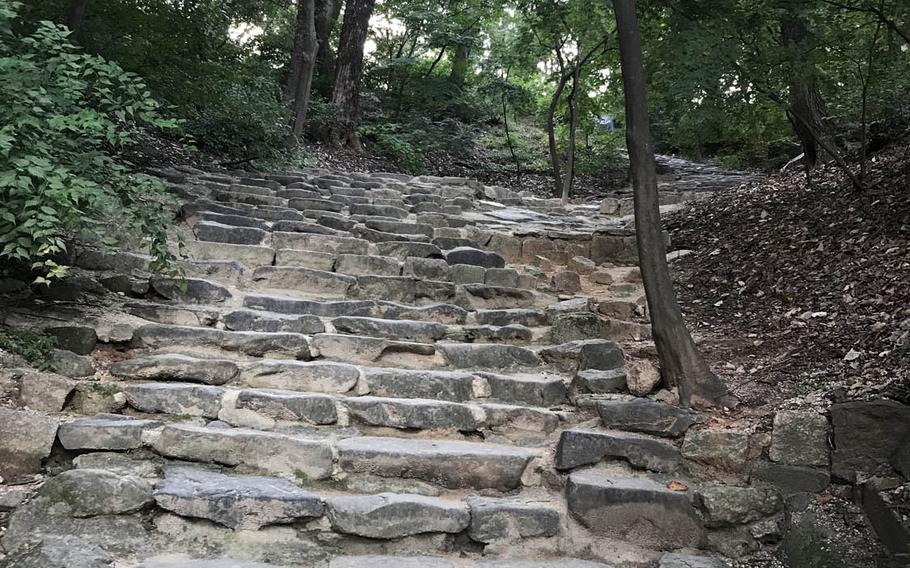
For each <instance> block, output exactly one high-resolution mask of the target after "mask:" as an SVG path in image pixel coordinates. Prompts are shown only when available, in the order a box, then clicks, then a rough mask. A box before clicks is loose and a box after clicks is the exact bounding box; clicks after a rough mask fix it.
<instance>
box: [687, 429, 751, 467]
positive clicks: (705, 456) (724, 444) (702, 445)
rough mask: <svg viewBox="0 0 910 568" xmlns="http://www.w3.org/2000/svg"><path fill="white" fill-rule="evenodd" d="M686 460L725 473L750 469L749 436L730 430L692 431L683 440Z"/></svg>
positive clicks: (742, 432)
mask: <svg viewBox="0 0 910 568" xmlns="http://www.w3.org/2000/svg"><path fill="white" fill-rule="evenodd" d="M682 454H683V456H684V457H685V458H686V459H689V460H693V461H696V462H699V463H702V464H704V465H708V466H712V467H716V468H719V469H722V470H725V471H743V470H745V469H746V468H748V459H749V434H748V432H745V431H743V430H736V429H730V428H723V429H707V428H706V429H702V430H692V431H690V432H688V433H687V434H686V438H685V439H684V440H683V445H682Z"/></svg>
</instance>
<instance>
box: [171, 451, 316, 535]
mask: <svg viewBox="0 0 910 568" xmlns="http://www.w3.org/2000/svg"><path fill="white" fill-rule="evenodd" d="M155 502H156V503H157V504H158V506H159V507H161V508H162V509H166V510H168V511H171V512H172V513H176V514H178V515H180V516H182V517H197V518H202V519H208V520H210V521H214V522H216V523H218V524H220V525H224V526H226V527H230V528H232V529H239V530H258V529H259V528H261V527H263V526H265V525H272V524H280V523H291V522H294V521H297V520H300V519H309V518H314V517H319V516H322V510H323V509H322V500H321V499H320V498H319V497H317V496H316V495H314V494H313V493H310V492H309V491H304V490H303V489H301V488H300V487H298V486H296V485H294V484H293V483H291V482H289V481H285V480H282V479H275V478H272V477H261V476H252V475H224V474H221V473H217V472H213V471H207V470H204V469H199V468H192V467H186V466H170V467H168V468H167V469H165V476H164V480H162V481H161V482H159V483H158V484H157V485H156V486H155Z"/></svg>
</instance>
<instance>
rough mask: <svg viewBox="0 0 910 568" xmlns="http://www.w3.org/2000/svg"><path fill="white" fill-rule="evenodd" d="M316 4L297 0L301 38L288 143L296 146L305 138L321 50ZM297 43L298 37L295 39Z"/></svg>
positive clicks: (312, 1)
mask: <svg viewBox="0 0 910 568" xmlns="http://www.w3.org/2000/svg"><path fill="white" fill-rule="evenodd" d="M315 11H316V6H315V2H314V0H297V33H296V34H295V36H297V37H300V39H301V42H300V43H301V50H300V51H301V53H300V60H299V61H292V62H291V67H292V68H293V67H296V68H297V83H296V84H295V85H294V96H293V99H294V106H293V121H292V123H291V135H290V137H289V139H288V145H289V146H294V145H296V144H299V143H300V140H301V139H302V138H303V126H304V124H305V123H306V115H307V110H309V107H310V91H311V89H312V87H313V73H314V72H315V71H316V53H317V52H318V51H319V40H318V39H317V37H316V20H315ZM295 43H297V42H296V39H295Z"/></svg>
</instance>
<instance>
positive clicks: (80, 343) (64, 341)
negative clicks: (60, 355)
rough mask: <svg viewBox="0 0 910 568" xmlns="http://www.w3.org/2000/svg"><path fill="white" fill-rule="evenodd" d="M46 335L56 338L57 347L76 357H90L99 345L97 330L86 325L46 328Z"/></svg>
mask: <svg viewBox="0 0 910 568" xmlns="http://www.w3.org/2000/svg"><path fill="white" fill-rule="evenodd" d="M44 333H45V334H46V335H50V336H51V337H54V338H56V340H57V347H58V348H60V349H65V350H67V351H72V352H73V353H75V354H76V355H88V354H89V353H91V352H92V351H93V350H94V349H95V345H96V344H97V343H98V335H97V334H96V333H95V328H93V327H88V326H84V325H65V326H58V327H47V328H44Z"/></svg>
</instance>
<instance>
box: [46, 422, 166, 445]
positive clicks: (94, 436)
mask: <svg viewBox="0 0 910 568" xmlns="http://www.w3.org/2000/svg"><path fill="white" fill-rule="evenodd" d="M157 425H158V423H157V422H154V421H152V420H118V419H110V418H86V419H83V420H77V421H75V422H67V423H65V424H61V425H60V432H59V437H60V444H61V445H62V446H63V447H64V448H66V449H67V450H133V449H136V448H139V447H141V446H142V433H143V432H144V431H145V430H147V429H150V428H154V427H155V426H157Z"/></svg>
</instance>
